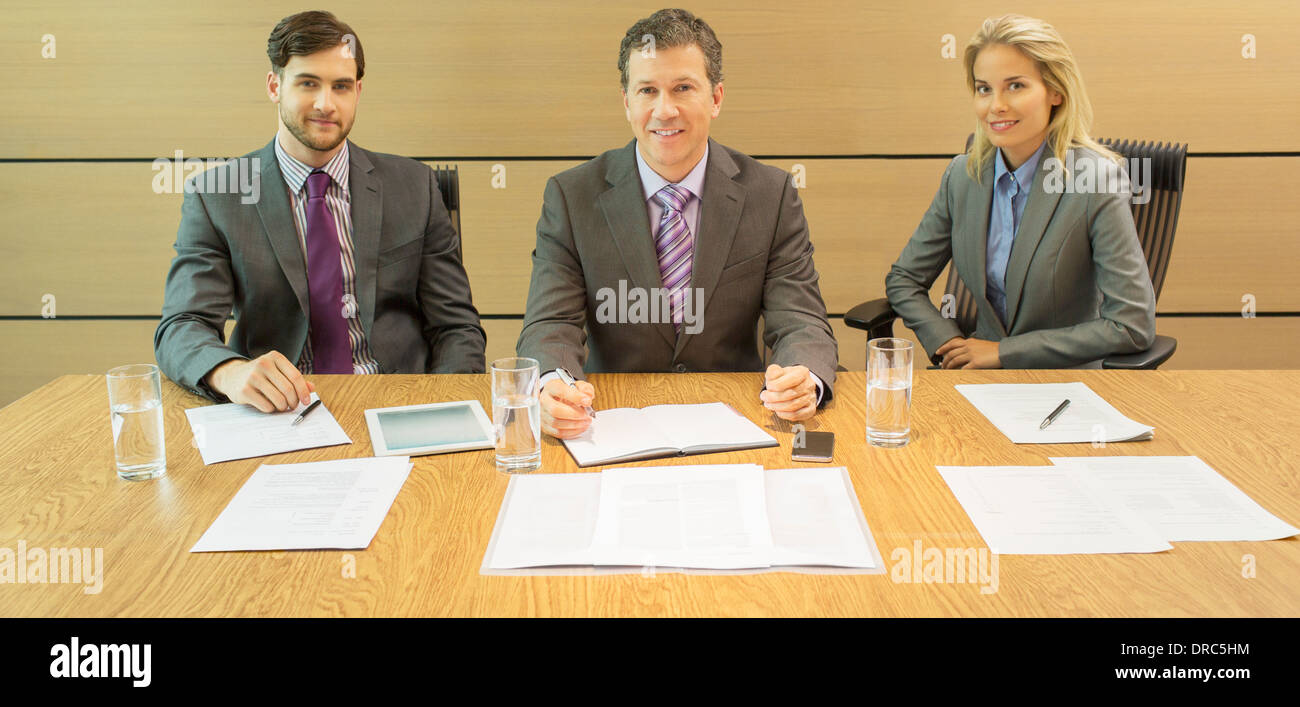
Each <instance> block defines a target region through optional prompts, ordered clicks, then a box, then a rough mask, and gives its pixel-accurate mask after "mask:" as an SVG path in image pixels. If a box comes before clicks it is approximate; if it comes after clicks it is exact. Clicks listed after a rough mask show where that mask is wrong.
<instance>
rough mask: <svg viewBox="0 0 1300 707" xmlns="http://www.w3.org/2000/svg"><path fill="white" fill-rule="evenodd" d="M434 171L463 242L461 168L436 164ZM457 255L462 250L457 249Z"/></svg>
mask: <svg viewBox="0 0 1300 707" xmlns="http://www.w3.org/2000/svg"><path fill="white" fill-rule="evenodd" d="M433 173H434V176H435V177H436V178H437V180H438V191H439V192H441V193H442V204H443V206H446V207H447V213H448V214H450V215H451V225H452V226H454V227H455V228H456V235H458V236H462V238H461V239H460V240H459V241H457V242H458V243H463V242H464V240H465V239H464V238H463V234H462V233H461V230H460V168H459V167H458V166H456V165H446V166H444V165H434V166H433ZM456 255H458V256H459V255H462V253H461V251H460V250H457V252H456Z"/></svg>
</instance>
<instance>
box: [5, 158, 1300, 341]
mask: <svg viewBox="0 0 1300 707" xmlns="http://www.w3.org/2000/svg"><path fill="white" fill-rule="evenodd" d="M772 163H773V164H776V165H777V166H780V167H782V168H784V169H791V168H792V167H793V166H794V165H796V164H799V165H802V166H803V174H804V177H805V178H806V180H807V181H806V186H805V187H804V188H803V189H802V190H801V197H802V199H803V201H804V206H805V211H806V214H807V217H808V222H809V228H810V233H811V235H812V239H813V244H814V245H815V247H816V249H817V250H816V256H815V257H816V262H817V267H818V270H819V271H820V272H821V275H822V280H821V288H822V295H823V297H825V298H826V301H827V306H828V308H829V310H830V311H831V312H834V313H843V312H845V311H846V310H848V309H850V308H851V307H853V306H854V305H855V304H857V303H858V302H861V301H864V300H867V299H873V298H875V297H881V296H883V295H884V282H885V274H886V273H888V272H889V266H890V265H891V264H892V263H893V261H894V260H895V259H896V258H897V257H898V253H899V252H900V251H901V250H902V248H903V245H904V244H905V243H906V242H907V239H908V238H909V237H910V236H911V233H912V231H913V229H914V228H915V227H916V224H917V223H918V222H919V221H920V219H921V216H922V214H923V213H924V212H925V209H926V208H927V207H928V205H929V203H930V199H931V198H932V197H933V194H934V190H935V189H936V188H937V186H938V180H939V176H940V174H942V171H943V166H944V162H943V161H942V160H929V159H919V160H815V159H801V160H775V161H773V162H772ZM574 164H576V163H575V162H568V161H524V162H502V163H495V162H462V163H460V165H459V166H460V170H461V191H462V195H461V197H462V204H463V213H462V223H461V225H462V230H463V231H464V232H465V244H464V252H465V262H466V267H467V269H468V271H469V275H470V286H471V288H472V289H473V292H474V302H475V304H476V305H477V306H478V307H479V310H480V311H481V312H483V313H486V314H517V315H522V314H523V309H524V304H525V301H526V299H527V294H528V280H529V275H530V272H531V268H532V264H531V259H530V257H529V254H530V253H531V252H532V248H533V244H534V242H535V240H536V227H537V217H538V215H539V214H540V212H541V203H542V189H543V186H544V185H545V182H546V179H547V178H548V177H550V176H551V175H552V174H555V173H557V172H559V171H562V170H564V169H567V168H568V167H570V166H573V165H574ZM498 165H500V168H497V166H498ZM1189 165H1190V166H1189V168H1188V181H1187V192H1186V194H1185V197H1184V200H1183V209H1182V215H1181V218H1180V221H1179V228H1178V238H1177V242H1176V243H1175V245H1174V254H1173V260H1172V263H1171V266H1170V269H1169V276H1168V280H1167V281H1166V283H1165V291H1164V293H1163V295H1162V297H1161V299H1160V303H1159V308H1160V311H1161V312H1192V313H1205V312H1236V311H1239V310H1240V309H1241V307H1242V301H1241V298H1242V295H1243V294H1246V293H1249V294H1253V295H1254V296H1255V298H1256V309H1257V311H1263V312H1296V311H1300V288H1297V287H1296V286H1295V284H1294V283H1296V282H1300V265H1298V263H1300V260H1298V259H1297V258H1296V257H1295V256H1294V253H1295V250H1296V248H1297V247H1300V226H1298V225H1297V224H1300V201H1298V200H1296V199H1295V198H1294V196H1293V195H1294V194H1296V193H1297V192H1300V157H1269V158H1263V157H1240V158H1193V159H1191V160H1189ZM494 168H495V169H494ZM502 169H503V170H504V171H502ZM153 174H154V172H153V169H152V166H151V165H150V164H148V163H92V164H68V163H44V164H13V163H10V164H0V194H6V195H10V196H11V197H12V198H13V200H14V203H15V205H17V206H18V207H19V208H14V209H12V210H11V211H10V212H9V213H8V219H9V220H8V223H7V224H6V229H8V231H9V233H10V235H9V236H7V237H6V238H5V239H4V241H5V249H6V251H7V254H8V257H7V258H5V259H3V260H0V281H4V282H5V283H6V287H5V288H4V289H3V290H2V291H0V315H8V316H39V315H40V314H41V307H42V298H43V297H44V296H45V295H46V294H53V295H54V296H55V303H56V306H57V312H58V313H59V314H62V315H72V314H76V315H124V314H125V315H146V314H156V313H157V312H159V311H160V310H161V307H162V295H163V282H164V280H165V278H166V274H167V266H168V263H169V262H170V261H171V257H172V254H173V251H172V243H173V242H174V241H175V235H176V226H177V224H178V223H179V221H180V202H181V198H182V197H181V196H180V195H179V194H155V193H153V190H152V175H153ZM494 175H495V176H501V175H503V176H504V178H505V182H504V183H505V188H502V189H497V188H493V186H492V179H493V177H494ZM499 183H500V182H498V184H499ZM945 281H946V280H945V277H944V276H940V278H939V279H938V280H937V282H936V285H935V286H936V288H937V289H941V288H942V287H943V284H944V282H945Z"/></svg>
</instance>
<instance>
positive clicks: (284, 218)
mask: <svg viewBox="0 0 1300 707" xmlns="http://www.w3.org/2000/svg"><path fill="white" fill-rule="evenodd" d="M275 140H276V138H271V142H270V143H267V145H266V147H264V148H262V151H261V152H260V153H258V159H259V160H261V163H262V173H261V176H262V184H263V187H262V195H261V198H260V199H258V200H257V214H258V216H259V217H261V219H262V229H263V230H264V231H265V232H266V239H267V240H268V241H270V243H271V250H272V252H274V253H275V259H276V261H278V262H279V263H280V269H281V270H282V271H284V276H285V278H286V279H287V280H288V281H289V286H290V287H292V288H293V294H294V295H295V296H297V298H298V306H299V307H301V308H302V313H303V315H304V316H306V315H307V314H308V313H309V312H310V311H311V309H310V308H309V307H308V304H307V261H306V259H305V258H304V257H303V253H302V244H301V243H299V241H298V229H297V228H296V227H295V226H294V225H293V206H292V205H291V204H290V203H289V187H288V185H286V184H285V183H284V177H283V176H281V174H280V163H279V161H277V160H276V159H275V142H274V141H275Z"/></svg>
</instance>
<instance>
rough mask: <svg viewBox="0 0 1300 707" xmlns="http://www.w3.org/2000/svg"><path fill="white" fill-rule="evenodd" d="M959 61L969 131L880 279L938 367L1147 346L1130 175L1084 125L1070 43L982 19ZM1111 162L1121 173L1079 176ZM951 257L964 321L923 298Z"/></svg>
mask: <svg viewBox="0 0 1300 707" xmlns="http://www.w3.org/2000/svg"><path fill="white" fill-rule="evenodd" d="M965 70H966V82H967V84H968V85H969V87H970V90H971V94H972V97H973V100H974V109H975V119H976V120H975V123H976V128H975V139H974V141H973V143H972V144H971V148H970V150H969V151H968V152H967V153H966V154H964V155H958V156H957V157H956V158H954V159H953V161H952V162H951V163H949V164H948V168H947V170H945V171H944V173H943V179H942V180H941V181H940V183H939V191H938V193H937V194H935V196H934V201H933V202H932V203H931V204H930V208H929V210H928V211H927V212H926V214H925V216H924V217H923V218H922V219H921V224H920V225H919V226H918V227H917V229H916V231H915V233H913V234H912V238H911V240H910V241H909V242H908V244H907V246H906V247H905V248H904V249H903V253H902V255H900V256H899V258H898V262H896V263H894V266H893V267H892V268H891V269H890V272H889V275H888V276H887V277H886V278H885V291H886V293H887V295H888V296H889V303H890V305H891V306H892V307H893V309H894V311H895V312H897V313H898V315H899V316H900V317H901V318H902V320H903V323H904V324H906V325H907V327H908V328H910V329H912V330H913V331H914V332H916V336H917V338H918V339H919V340H920V342H921V344H922V345H923V346H924V347H925V350H926V351H927V352H928V353H929V354H930V358H931V361H932V362H934V363H936V364H939V365H941V366H942V367H943V368H1068V367H1075V366H1089V367H1098V366H1099V365H1100V360H1101V359H1102V358H1104V357H1106V356H1108V355H1112V354H1125V353H1134V352H1137V351H1142V350H1145V349H1146V348H1147V347H1149V346H1150V345H1151V342H1152V341H1153V340H1154V338H1155V294H1154V292H1153V290H1152V287H1151V278H1150V275H1149V274H1148V271H1147V264H1146V259H1145V258H1144V257H1143V255H1142V248H1141V245H1140V244H1139V243H1138V238H1137V233H1136V231H1135V230H1134V227H1133V216H1132V212H1131V211H1130V206H1129V198H1130V194H1129V185H1128V179H1127V176H1126V175H1125V174H1124V172H1123V170H1122V169H1117V167H1116V163H1117V162H1118V161H1119V158H1118V157H1117V156H1116V155H1115V154H1114V153H1112V152H1110V151H1109V150H1107V149H1106V148H1104V147H1102V146H1101V145H1100V144H1098V143H1097V142H1096V141H1095V140H1093V139H1092V138H1091V137H1089V135H1088V130H1089V128H1090V125H1091V122H1092V106H1091V104H1090V103H1089V102H1088V95H1087V93H1086V92H1085V91H1084V87H1083V80H1082V78H1081V77H1080V75H1079V68H1078V66H1077V64H1076V63H1075V60H1074V55H1073V54H1072V53H1071V52H1070V49H1069V47H1068V46H1066V44H1065V41H1064V40H1062V39H1061V36H1060V34H1058V33H1057V31H1056V30H1055V29H1054V28H1053V27H1052V26H1051V25H1049V24H1047V23H1045V22H1043V21H1042V20H1036V19H1033V18H1028V17H1021V16H1018V15H1006V16H1004V17H1000V18H997V19H989V20H985V21H984V24H983V26H982V27H980V30H979V31H978V32H976V34H975V36H974V37H973V38H972V39H971V43H970V46H968V47H967V48H966V55H965ZM1089 163H1091V164H1089ZM1067 168H1068V169H1070V170H1073V171H1066V170H1067ZM1107 168H1108V170H1109V172H1110V173H1111V174H1114V173H1116V172H1118V174H1119V175H1120V178H1119V179H1118V180H1112V181H1114V182H1116V183H1114V184H1106V183H1104V182H1102V183H1100V184H1099V181H1100V180H1085V181H1078V180H1077V179H1076V177H1077V176H1078V174H1079V172H1080V170H1083V169H1092V170H1095V172H1097V173H1104V171H1106V170H1107ZM1076 183H1077V184H1078V186H1079V187H1080V189H1077V190H1076V189H1073V188H1072V186H1073V185H1074V184H1076ZM950 260H951V261H952V263H953V267H955V268H956V271H957V275H958V276H959V277H961V279H962V282H963V283H965V285H966V287H967V288H968V289H969V290H970V291H971V293H972V294H973V295H974V297H975V301H976V308H977V322H976V326H975V330H974V331H973V332H962V331H961V330H960V329H959V328H958V326H957V322H956V321H954V320H953V319H949V318H945V317H943V316H941V315H940V313H939V311H938V310H937V309H936V308H935V306H934V304H932V303H931V301H930V298H929V294H928V293H929V290H930V286H931V285H932V284H933V283H934V281H935V279H936V278H937V277H938V276H939V273H940V272H942V271H943V268H944V266H945V265H947V264H948V262H949V261H950Z"/></svg>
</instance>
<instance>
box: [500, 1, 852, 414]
mask: <svg viewBox="0 0 1300 707" xmlns="http://www.w3.org/2000/svg"><path fill="white" fill-rule="evenodd" d="M618 66H619V70H620V72H621V74H622V89H623V91H622V96H623V109H624V111H625V112H626V114H627V119H628V122H629V123H630V124H631V126H632V133H633V135H634V136H635V139H634V140H633V141H632V142H630V143H628V144H627V145H626V146H625V147H622V148H620V149H617V150H611V151H609V152H606V153H604V154H603V155H601V156H599V157H597V158H596V159H594V160H591V161H590V162H587V163H585V164H583V165H580V166H578V167H575V168H573V169H571V170H568V171H566V172H562V173H560V174H558V175H556V176H554V177H552V178H551V179H550V180H549V181H548V182H547V184H546V192H545V196H544V203H543V206H542V216H541V218H540V219H539V220H538V222H537V246H536V249H535V250H534V251H533V275H532V283H531V287H530V289H529V293H528V306H527V312H526V314H525V318H524V327H523V330H522V331H521V332H520V335H519V341H518V343H517V345H516V349H517V351H518V353H519V355H521V356H529V357H532V358H536V359H538V360H539V361H540V362H541V368H542V371H544V372H545V371H554V370H555V369H558V368H566V369H568V370H569V371H571V372H573V373H574V374H575V376H576V377H581V375H582V372H583V371H584V370H585V371H587V372H601V371H677V372H686V371H749V370H752V371H757V370H761V369H762V359H761V357H760V354H759V349H758V341H757V327H758V320H759V317H760V316H761V317H763V320H764V327H765V334H764V339H765V342H766V344H767V345H768V346H770V347H771V348H772V361H773V365H770V366H769V367H768V368H767V371H766V390H764V391H763V392H762V393H761V397H762V399H763V402H764V404H765V405H766V406H767V407H768V408H769V409H771V410H772V411H774V412H775V413H776V414H777V415H779V416H781V417H782V418H785V419H788V420H804V419H807V418H809V417H812V416H813V415H814V414H815V413H816V411H817V409H818V407H819V406H820V405H822V404H825V403H826V402H827V401H828V400H830V398H831V395H832V391H831V387H832V386H833V385H834V383H835V365H836V361H837V357H838V354H837V350H836V345H835V339H834V337H833V335H832V334H831V327H830V324H829V323H828V322H827V320H826V306H825V304H824V303H823V301H822V297H821V291H820V290H819V289H818V285H817V281H818V276H817V271H816V270H815V269H814V267H813V258H812V252H813V251H812V244H811V243H810V242H809V239H808V226H807V223H806V222H805V221H804V216H803V205H802V203H801V202H800V200H799V196H798V194H797V193H796V191H795V189H794V187H793V186H792V185H791V183H790V176H789V175H788V174H786V173H785V172H783V171H781V170H779V169H776V168H775V167H768V166H765V165H762V164H759V163H758V162H756V161H754V160H753V159H751V158H750V157H747V156H745V155H743V154H741V153H739V152H736V151H735V150H732V149H729V148H727V147H724V146H722V145H719V144H718V143H716V142H713V141H712V140H710V139H709V125H710V123H711V122H712V121H713V119H714V118H716V117H718V115H719V113H720V111H721V110H722V97H723V86H722V45H721V44H720V43H719V42H718V39H717V37H716V36H715V35H714V33H713V30H712V29H711V28H710V27H709V26H708V25H707V24H705V23H704V21H703V20H701V19H699V18H697V17H695V16H694V15H692V14H691V13H689V12H686V11H685V10H660V11H659V12H656V13H655V14H654V15H652V16H650V17H648V18H646V19H643V20H641V21H639V22H637V23H636V24H634V25H633V26H632V27H631V28H630V29H629V30H628V31H627V33H626V34H625V35H624V37H623V41H622V44H621V46H620V48H619V61H618ZM629 289H635V290H636V291H637V292H641V293H648V294H647V297H648V298H655V297H660V296H662V299H663V300H664V302H663V305H664V306H660V307H655V308H653V309H652V310H648V311H652V312H657V313H658V314H659V315H660V316H658V317H650V319H651V320H650V321H646V319H647V318H646V317H644V316H642V317H621V316H620V317H611V316H607V315H606V313H605V312H604V311H602V310H604V309H607V308H605V307H602V305H605V304H606V303H607V298H605V297H601V296H600V294H601V293H609V292H621V291H627V290H629ZM643 299H644V298H643ZM584 344H585V348H584ZM588 352H589V355H588ZM595 395H596V391H595V389H594V388H593V387H592V386H591V384H589V383H587V382H586V381H579V382H578V383H577V388H576V390H575V389H574V388H570V387H568V386H567V385H565V384H564V382H563V381H562V380H560V379H558V378H555V377H552V378H551V379H550V380H545V379H544V384H543V387H542V391H541V408H542V429H543V430H544V431H545V432H546V433H547V434H550V435H553V436H556V437H560V438H571V437H576V436H577V435H579V434H581V433H582V432H583V431H584V430H586V429H587V427H588V426H589V425H590V424H591V418H590V416H589V415H588V414H587V412H586V411H585V407H586V405H587V404H589V403H590V402H591V401H592V400H593V399H594V398H595Z"/></svg>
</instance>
